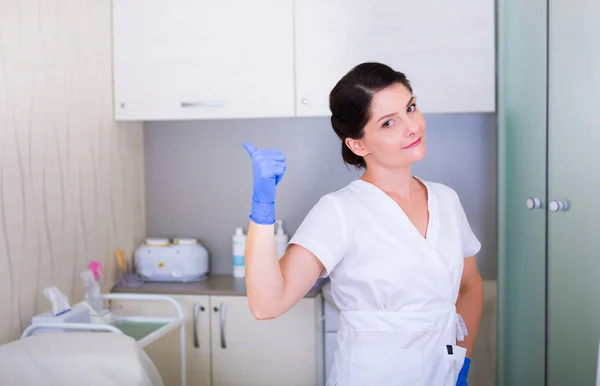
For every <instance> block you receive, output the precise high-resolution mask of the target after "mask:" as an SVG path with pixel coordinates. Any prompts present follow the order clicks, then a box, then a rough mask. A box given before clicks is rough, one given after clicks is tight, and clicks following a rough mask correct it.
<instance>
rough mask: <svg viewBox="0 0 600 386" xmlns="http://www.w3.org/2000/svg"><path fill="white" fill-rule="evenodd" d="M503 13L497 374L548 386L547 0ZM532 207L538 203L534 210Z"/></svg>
mask: <svg viewBox="0 0 600 386" xmlns="http://www.w3.org/2000/svg"><path fill="white" fill-rule="evenodd" d="M499 11H500V18H499V23H500V25H499V45H500V47H499V48H500V56H499V58H500V61H499V63H498V65H499V85H498V86H499V114H498V117H499V136H498V139H499V154H498V155H499V160H498V163H499V165H498V166H499V211H498V215H499V246H500V250H499V264H498V267H499V268H498V283H499V284H498V340H497V344H498V347H497V349H498V370H497V371H496V374H497V377H498V385H499V386H543V385H544V384H545V383H544V376H545V355H546V343H545V340H546V336H545V334H546V329H545V325H546V220H547V215H546V213H547V212H546V210H545V208H546V206H547V205H546V204H547V201H546V194H547V181H546V172H547V164H546V156H547V152H546V146H547V119H546V111H547V108H546V104H547V93H546V91H547V81H546V75H547V72H546V64H547V49H546V42H547V38H546V31H547V20H546V14H547V1H546V0H528V1H523V0H505V1H502V2H501V3H500V9H499ZM528 201H529V202H528ZM528 204H529V205H531V204H533V205H531V206H530V207H528V206H527V205H528ZM529 208H531V209H529Z"/></svg>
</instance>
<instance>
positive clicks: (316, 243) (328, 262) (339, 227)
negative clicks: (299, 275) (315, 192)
mask: <svg viewBox="0 0 600 386" xmlns="http://www.w3.org/2000/svg"><path fill="white" fill-rule="evenodd" d="M345 226H346V224H345V221H344V219H343V212H342V210H341V207H340V204H339V203H338V201H337V199H336V198H335V197H333V196H331V195H326V196H323V197H322V198H321V199H320V200H319V201H318V202H317V204H315V206H314V207H313V208H312V209H311V210H310V211H309V212H308V214H307V215H306V217H305V218H304V220H303V221H302V223H301V224H300V227H299V228H298V230H297V231H296V233H294V236H293V237H292V239H291V240H290V241H289V244H290V245H291V244H297V245H300V246H302V247H304V248H306V249H308V250H309V251H311V252H312V253H313V254H314V255H315V256H316V257H317V259H319V260H320V261H321V263H322V264H323V266H324V267H325V270H324V272H322V273H321V277H327V276H329V274H330V273H331V271H332V270H333V268H334V267H335V266H336V265H337V264H338V263H339V262H340V260H341V259H342V257H343V256H344V252H345V248H346V229H345Z"/></svg>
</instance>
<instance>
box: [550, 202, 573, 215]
mask: <svg viewBox="0 0 600 386" xmlns="http://www.w3.org/2000/svg"><path fill="white" fill-rule="evenodd" d="M570 207H571V204H570V203H569V201H567V200H552V201H550V203H549V204H548V209H549V210H550V212H559V211H560V212H566V211H567V210H569V208H570Z"/></svg>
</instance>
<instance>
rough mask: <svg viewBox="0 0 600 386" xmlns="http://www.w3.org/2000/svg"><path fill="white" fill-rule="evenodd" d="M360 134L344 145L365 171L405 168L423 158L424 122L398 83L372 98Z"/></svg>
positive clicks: (413, 99) (408, 92)
mask: <svg viewBox="0 0 600 386" xmlns="http://www.w3.org/2000/svg"><path fill="white" fill-rule="evenodd" d="M364 133H365V135H364V137H363V138H362V139H358V140H355V139H351V138H347V139H346V144H347V145H348V147H350V149H351V150H352V151H353V152H354V153H355V154H357V155H360V156H362V157H363V158H364V159H365V162H366V163H367V167H369V166H375V165H381V166H384V167H387V168H394V169H397V168H406V167H408V166H409V165H410V164H411V163H413V162H416V161H420V160H422V159H423V157H425V153H426V151H425V118H423V114H421V112H420V111H419V110H418V109H417V106H416V101H415V98H414V97H413V95H412V94H411V92H410V90H409V89H408V88H406V86H404V85H403V84H401V83H395V84H393V85H391V86H389V87H388V88H385V89H383V90H381V91H379V92H377V93H376V94H375V95H374V97H373V100H372V102H371V118H370V119H369V121H368V122H367V124H366V125H365V128H364Z"/></svg>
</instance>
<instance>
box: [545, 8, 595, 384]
mask: <svg viewBox="0 0 600 386" xmlns="http://www.w3.org/2000/svg"><path fill="white" fill-rule="evenodd" d="M550 26H551V28H550V50H549V53H550V62H549V63H550V94H549V98H550V99H549V102H550V105H549V107H550V109H549V117H550V127H549V128H550V136H549V137H550V148H549V149H550V158H549V167H550V175H549V198H550V199H554V200H568V201H570V204H571V206H570V208H569V209H568V210H567V211H559V212H555V213H553V212H550V213H549V218H548V219H549V223H548V225H549V239H548V242H549V244H548V246H549V263H548V269H549V276H548V278H549V288H548V328H549V336H548V385H550V386H559V385H561V386H562V385H593V384H595V379H596V363H597V357H598V341H599V339H600V259H599V258H598V254H599V251H600V237H599V236H598V231H599V230H600V216H599V214H600V213H599V212H600V208H599V207H598V205H597V197H598V192H599V191H600V172H599V170H598V169H599V166H600V152H599V150H598V145H599V144H600V115H599V114H598V113H597V111H596V109H598V106H599V105H600V39H599V38H598V37H599V36H600V2H598V1H597V0H573V1H568V2H567V1H556V0H550Z"/></svg>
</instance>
